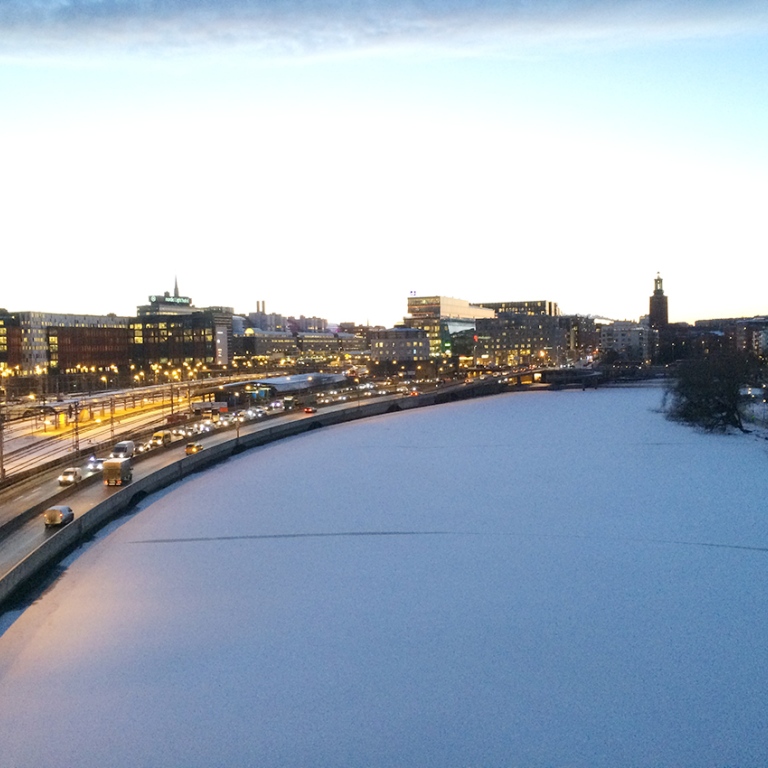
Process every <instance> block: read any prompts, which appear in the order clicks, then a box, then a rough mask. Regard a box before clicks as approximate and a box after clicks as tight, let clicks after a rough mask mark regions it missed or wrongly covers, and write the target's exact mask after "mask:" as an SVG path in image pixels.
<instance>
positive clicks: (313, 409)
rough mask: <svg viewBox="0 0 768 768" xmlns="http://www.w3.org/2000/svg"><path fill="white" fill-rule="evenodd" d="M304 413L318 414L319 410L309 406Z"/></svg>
mask: <svg viewBox="0 0 768 768" xmlns="http://www.w3.org/2000/svg"><path fill="white" fill-rule="evenodd" d="M304 413H317V408H315V407H314V406H312V405H308V406H307V407H306V408H305V409H304Z"/></svg>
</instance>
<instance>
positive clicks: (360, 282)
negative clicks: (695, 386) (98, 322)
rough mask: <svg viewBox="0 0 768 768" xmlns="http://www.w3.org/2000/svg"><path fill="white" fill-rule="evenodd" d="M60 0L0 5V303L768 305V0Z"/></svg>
mask: <svg viewBox="0 0 768 768" xmlns="http://www.w3.org/2000/svg"><path fill="white" fill-rule="evenodd" d="M61 8H62V6H60V5H59V4H56V3H53V2H51V3H46V2H42V3H37V4H35V6H34V7H29V8H26V7H24V6H22V5H19V4H16V5H13V6H11V7H10V8H5V9H3V10H1V11H0V40H2V41H3V43H4V46H3V53H2V57H1V58H0V99H2V103H3V104H4V105H5V109H4V110H3V114H2V115H1V116H0V138H2V139H3V149H2V150H0V151H2V165H3V169H4V183H3V184H2V185H0V189H2V192H0V203H1V204H2V210H3V212H4V216H3V221H4V225H3V227H2V228H0V253H2V254H3V265H4V269H3V283H2V285H3V290H2V291H0V294H2V295H0V306H2V307H5V308H7V309H8V310H11V311H25V310H28V311H51V312H62V313H73V312H82V313H84V314H94V315H101V314H106V313H108V312H114V313H116V314H118V315H131V314H133V313H134V312H135V310H136V307H137V306H138V305H139V304H141V303H142V302H143V301H144V300H145V297H146V295H147V294H148V292H151V291H155V290H170V289H171V288H172V285H173V279H174V276H176V275H178V278H179V284H180V288H181V291H182V293H183V294H184V295H186V296H190V297H192V299H193V301H194V303H195V304H196V305H197V306H214V305H226V306H232V307H233V308H234V309H235V310H236V311H237V312H238V313H243V314H245V313H248V312H253V311H255V309H256V302H257V301H266V304H267V311H275V312H279V313H281V314H284V315H286V316H287V315H296V316H298V315H299V314H304V315H307V316H319V317H326V318H328V319H329V320H330V321H331V322H343V321H352V322H357V323H366V322H370V323H371V324H377V325H385V326H391V325H393V324H395V323H397V322H398V321H400V320H401V319H402V317H403V315H405V313H406V302H407V297H408V295H410V294H411V293H412V292H415V293H417V294H418V295H432V294H435V295H444V296H453V297H460V298H464V299H467V300H469V301H471V302H483V301H489V300H495V299H505V300H506V299H526V300H527V299H548V300H552V301H556V302H557V303H558V304H559V305H560V307H561V310H562V311H563V312H564V313H566V314H593V315H603V316H606V317H614V318H616V319H625V318H626V319H639V317H641V316H643V315H645V314H647V312H648V298H649V296H650V294H651V292H652V289H653V276H654V275H655V274H656V273H657V272H659V273H661V276H662V277H663V278H664V286H665V292H666V293H667V294H668V295H669V296H670V305H669V312H670V314H669V320H670V321H671V322H678V321H687V322H693V321H694V320H697V319H705V318H714V317H749V316H754V315H760V314H765V313H766V311H767V308H766V304H765V292H764V287H763V286H764V284H765V277H766V276H767V275H766V273H767V272H768V267H766V266H765V259H764V253H765V247H764V246H765V234H764V231H763V230H764V227H763V225H762V202H763V200H764V198H765V185H766V180H768V149H767V148H766V146H765V141H764V136H765V135H766V133H767V130H766V129H768V106H766V105H768V99H766V95H768V94H766V90H767V89H768V86H766V82H768V81H766V78H765V71H766V64H768V53H766V51H768V46H766V45H765V36H766V30H767V29H768V10H766V9H765V8H764V7H763V6H758V5H756V4H754V3H750V2H734V3H724V2H723V3H707V5H706V8H705V9H702V8H696V7H692V4H690V3H674V2H673V3H655V2H646V3H642V4H638V3H634V2H619V3H616V2H613V3H607V2H606V3H590V4H588V5H585V4H583V3H565V4H563V3H548V2H542V3H539V4H537V5H536V9H535V10H532V9H530V8H528V7H527V4H517V3H511V4H510V3H490V4H486V5H484V6H483V8H482V9H480V10H478V9H477V7H475V6H474V4H472V3H469V2H468V0H467V2H462V1H460V2H456V3H451V4H450V5H446V4H442V3H426V4H420V5H419V6H418V9H416V8H415V7H413V6H411V5H408V4H405V3H394V4H388V5H386V6H385V5H384V4H376V3H373V4H366V5H365V7H364V10H363V9H360V8H359V7H358V6H357V5H354V4H345V3H341V2H328V3H325V4H323V6H322V9H323V10H322V12H318V11H313V12H310V11H306V10H301V6H300V4H293V3H287V4H280V5H279V6H274V4H272V5H269V6H267V5H265V4H262V3H258V2H243V1H241V2H234V1H232V2H222V3H220V4H218V5H217V11H216V14H215V18H214V17H213V16H212V15H211V13H210V12H209V11H206V10H205V6H204V4H199V3H184V4H181V3H178V4H175V3H165V4H163V10H162V13H161V12H160V11H159V10H158V8H157V7H156V6H154V5H152V4H149V5H147V4H138V3H135V4H134V3H130V2H129V3H100V4H99V6H98V10H95V8H96V7H95V6H89V5H80V6H76V7H73V8H70V9H69V10H68V11H64V10H60V9H61ZM57 9H58V10H57ZM206 13H207V14H208V15H205V14H206ZM222 41H226V42H222ZM489 286H492V288H489Z"/></svg>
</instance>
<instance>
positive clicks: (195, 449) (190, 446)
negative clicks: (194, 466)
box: [184, 443, 203, 456]
mask: <svg viewBox="0 0 768 768" xmlns="http://www.w3.org/2000/svg"><path fill="white" fill-rule="evenodd" d="M202 450H203V446H202V445H200V443H187V447H186V448H185V449H184V451H185V453H186V454H187V456H191V455H192V454H193V453H200V451H202Z"/></svg>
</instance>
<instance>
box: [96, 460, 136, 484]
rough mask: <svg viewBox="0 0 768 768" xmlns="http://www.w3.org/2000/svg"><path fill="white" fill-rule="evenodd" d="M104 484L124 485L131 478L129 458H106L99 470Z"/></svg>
mask: <svg viewBox="0 0 768 768" xmlns="http://www.w3.org/2000/svg"><path fill="white" fill-rule="evenodd" d="M101 473H102V477H103V478H104V485H125V484H126V483H130V482H131V480H133V466H132V464H131V460H130V459H107V460H106V461H105V462H104V467H103V468H102V470H101Z"/></svg>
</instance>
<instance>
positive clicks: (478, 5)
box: [0, 0, 768, 54]
mask: <svg viewBox="0 0 768 768" xmlns="http://www.w3.org/2000/svg"><path fill="white" fill-rule="evenodd" d="M766 27H768V9H767V8H766V5H765V3H764V2H755V0H730V1H728V0H713V1H711V2H702V3H691V2H686V1H685V0H667V1H664V0H656V1H655V2H654V1H652V0H651V1H649V0H611V1H610V2H609V1H607V0H593V1H591V2H589V1H582V2H576V1H569V0H535V1H534V0H513V1H512V2H480V1H479V0H447V1H446V0H442V1H441V0H410V2H409V1H407V0H393V1H391V2H382V1H379V2H376V1H374V0H361V1H360V2H344V1H343V0H311V2H310V1H308V0H37V1H33V2H30V1H29V0H10V2H8V1H6V2H4V3H3V4H2V5H1V6H0V51H4V52H5V53H6V54H13V53H14V52H15V53H19V52H23V51H26V52H36V53H43V52H50V53H55V52H57V53H60V52H62V51H72V52H77V51H83V50H85V51H98V50H99V49H109V50H115V49H117V50H119V51H120V50H122V51H124V52H134V51H137V50H148V51H153V50H162V51H165V52H167V51H174V50H176V51H180V52H183V51H186V50H195V51H197V50H200V49H206V48H219V47H222V46H225V47H246V48H252V49H257V50H263V51H266V52H271V53H275V54H316V53H333V52H339V51H354V50H360V49H370V48H376V47H379V46H384V45H387V46H388V45H392V44H400V45H405V46H407V45H429V46H443V47H447V48H452V47H454V46H469V47H470V48H472V47H482V48H496V49H499V50H503V49H504V48H505V46H510V45H512V46H514V45H518V46H523V47H524V46H527V45H531V44H540V43H542V42H558V41H559V42H561V43H565V44H580V43H591V42H594V41H596V40H598V41H606V42H609V43H614V44H616V43H618V44H621V43H629V42H633V41H638V40H646V39H648V38H649V37H650V38H658V37H664V38H669V37H683V38H685V37H700V36H707V37H711V36H713V35H732V34H743V33H750V32H751V33H754V32H755V31H756V30H758V29H763V30H764V29H766Z"/></svg>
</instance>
